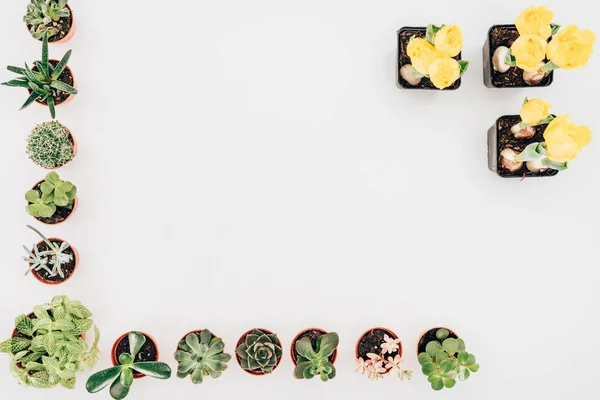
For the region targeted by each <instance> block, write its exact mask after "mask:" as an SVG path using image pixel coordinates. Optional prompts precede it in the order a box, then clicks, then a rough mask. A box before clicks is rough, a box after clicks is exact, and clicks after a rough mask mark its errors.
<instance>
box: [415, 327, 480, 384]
mask: <svg viewBox="0 0 600 400" xmlns="http://www.w3.org/2000/svg"><path fill="white" fill-rule="evenodd" d="M417 354H418V360H419V364H421V371H422V372H423V374H424V375H425V376H427V380H428V381H429V383H431V388H432V389H433V390H442V389H443V388H448V389H450V388H453V387H454V385H456V379H457V378H458V379H459V380H461V381H464V380H467V379H468V378H469V376H470V375H471V373H472V372H477V371H479V364H477V361H476V360H475V356H474V355H473V354H470V353H467V352H466V350H465V342H464V341H463V340H462V339H461V338H459V337H458V336H457V335H456V333H454V332H452V331H451V330H450V329H447V328H442V327H438V328H433V329H430V330H428V331H426V332H425V333H423V334H422V335H421V337H420V338H419V343H418V344H417Z"/></svg>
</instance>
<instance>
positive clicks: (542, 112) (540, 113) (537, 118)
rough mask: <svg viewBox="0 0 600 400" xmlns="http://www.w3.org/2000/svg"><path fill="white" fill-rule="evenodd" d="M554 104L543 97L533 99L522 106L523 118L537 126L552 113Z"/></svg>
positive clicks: (529, 123) (524, 120)
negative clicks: (551, 108) (551, 109)
mask: <svg viewBox="0 0 600 400" xmlns="http://www.w3.org/2000/svg"><path fill="white" fill-rule="evenodd" d="M550 107H552V105H551V104H550V103H548V102H547V101H544V100H542V99H531V100H529V101H527V103H525V104H523V107H521V119H522V120H523V122H524V123H526V124H528V125H531V126H535V125H537V124H539V123H540V122H541V121H543V120H545V119H546V118H548V116H549V115H550Z"/></svg>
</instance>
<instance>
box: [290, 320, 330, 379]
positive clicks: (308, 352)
mask: <svg viewBox="0 0 600 400" xmlns="http://www.w3.org/2000/svg"><path fill="white" fill-rule="evenodd" d="M339 342H340V338H339V336H338V334H337V333H335V332H332V333H327V334H325V335H322V336H319V337H318V338H317V341H316V343H315V348H314V349H313V345H312V342H311V341H310V339H309V338H307V337H305V338H302V339H300V340H298V341H297V342H296V351H297V352H298V354H300V358H299V359H298V360H297V365H296V368H295V369H294V378H296V379H312V378H314V377H315V376H319V377H320V378H321V380H322V381H323V382H327V381H328V380H330V379H333V378H335V374H336V371H335V367H334V366H333V364H332V363H331V361H330V360H329V357H331V355H332V354H333V353H334V351H335V349H337V347H338V344H339Z"/></svg>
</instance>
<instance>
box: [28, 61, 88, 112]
mask: <svg viewBox="0 0 600 400" xmlns="http://www.w3.org/2000/svg"><path fill="white" fill-rule="evenodd" d="M49 61H55V62H56V63H59V62H60V60H56V59H54V58H51V59H50V60H49ZM31 70H32V71H37V68H36V67H35V66H33V67H32V69H31ZM65 71H69V72H70V73H71V76H72V77H73V85H72V86H73V87H74V88H75V89H77V81H76V80H75V75H74V74H73V70H72V69H71V68H69V66H68V65H67V66H66V68H65ZM27 92H29V94H30V95H31V93H33V90H31V89H27ZM73 97H75V95H74V94H70V95H69V97H67V98H66V99H65V100H64V101H61V102H60V103H55V104H54V107H58V106H60V105H62V104H67V103H68V102H70V101H71V100H73ZM35 102H36V103H38V104H41V105H42V106H45V107H48V104H46V103H44V102H42V101H41V100H40V99H35Z"/></svg>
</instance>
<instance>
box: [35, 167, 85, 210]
mask: <svg viewBox="0 0 600 400" xmlns="http://www.w3.org/2000/svg"><path fill="white" fill-rule="evenodd" d="M76 196H77V187H76V186H75V185H73V184H72V183H71V182H69V181H63V180H61V179H60V177H59V176H58V174H57V173H56V172H50V173H49V174H48V175H46V179H45V180H44V182H42V184H41V185H40V188H39V189H32V190H29V191H27V193H25V200H27V202H29V203H30V204H28V205H27V207H26V210H27V213H29V215H31V216H33V217H36V218H50V217H52V216H53V215H54V213H56V207H63V208H67V209H69V210H72V209H73V205H74V203H75V197H76Z"/></svg>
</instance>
